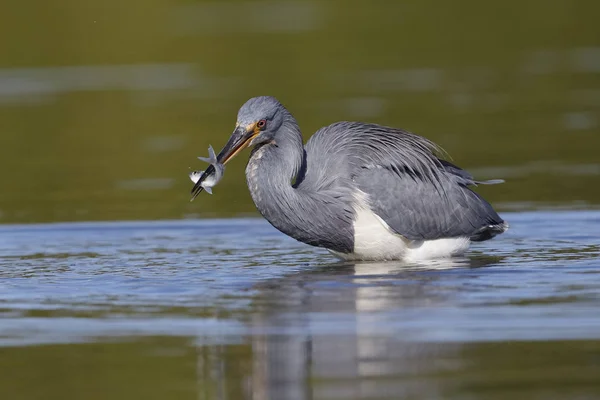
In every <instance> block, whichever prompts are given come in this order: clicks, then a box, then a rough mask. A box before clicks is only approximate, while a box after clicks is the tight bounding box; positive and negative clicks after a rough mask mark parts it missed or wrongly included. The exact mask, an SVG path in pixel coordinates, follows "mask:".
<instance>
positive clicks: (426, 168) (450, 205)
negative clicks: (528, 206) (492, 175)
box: [303, 122, 504, 240]
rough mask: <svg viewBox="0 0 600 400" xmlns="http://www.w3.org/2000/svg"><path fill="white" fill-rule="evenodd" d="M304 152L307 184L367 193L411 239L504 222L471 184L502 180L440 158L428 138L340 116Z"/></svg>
mask: <svg viewBox="0 0 600 400" xmlns="http://www.w3.org/2000/svg"><path fill="white" fill-rule="evenodd" d="M306 153H307V163H306V164H307V166H308V168H307V169H306V172H305V178H304V180H305V182H303V184H304V185H306V186H308V185H310V186H311V187H312V189H314V190H323V189H328V190H332V189H334V188H335V187H336V186H339V185H353V186H354V187H356V188H357V189H359V190H360V191H362V192H364V193H366V194H367V196H368V200H369V203H370V207H371V209H372V210H373V211H374V212H375V213H376V214H377V215H378V216H379V217H381V218H382V219H383V221H385V223H386V224H387V225H388V226H389V227H390V228H391V229H392V230H393V231H395V232H396V233H398V234H401V235H403V236H405V237H406V238H408V239H411V240H432V239H438V238H442V237H456V236H468V237H471V238H472V239H473V240H483V239H484V238H489V237H491V236H489V237H486V235H488V234H492V233H493V229H501V228H503V227H504V225H503V223H504V221H503V220H502V219H501V218H500V217H499V216H498V214H497V213H496V212H495V211H494V210H493V208H492V207H491V206H490V205H489V203H487V202H486V201H485V200H484V199H482V198H481V197H480V196H479V195H477V194H476V193H475V192H473V191H472V190H470V189H469V188H468V185H475V184H478V183H497V182H496V181H489V182H478V181H475V180H474V179H473V177H472V176H471V174H469V173H468V172H466V171H464V170H462V169H460V168H459V167H457V166H456V165H454V164H452V163H450V162H448V161H445V160H442V159H440V158H438V156H441V154H442V150H441V149H440V148H439V147H438V146H436V145H435V144H434V143H433V142H430V141H429V140H427V139H425V138H423V137H420V136H417V135H414V134H411V133H409V132H406V131H402V130H399V129H394V128H388V127H384V126H380V125H374V124H363V123H356V122H341V123H337V124H333V125H330V126H328V127H326V128H323V129H321V130H319V131H318V132H317V133H316V134H315V135H314V136H313V137H312V138H311V140H309V142H308V143H307V144H306ZM344 181H346V182H344ZM494 227H496V228H494ZM490 229H491V231H490Z"/></svg>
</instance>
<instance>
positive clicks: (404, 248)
mask: <svg viewBox="0 0 600 400" xmlns="http://www.w3.org/2000/svg"><path fill="white" fill-rule="evenodd" d="M354 212H355V214H354V222H353V228H354V250H353V252H352V253H349V254H337V255H338V256H339V257H342V258H344V259H348V260H409V261H412V260H424V259H432V258H443V257H451V256H455V255H459V254H462V253H464V252H465V251H466V250H467V249H468V247H469V244H470V241H469V239H468V238H462V237H457V238H443V239H436V240H426V241H414V240H409V239H407V238H405V237H404V236H402V235H400V234H398V233H396V232H394V231H393V230H392V229H391V228H390V226H389V225H388V224H387V223H386V222H385V221H384V220H383V219H382V218H381V217H379V216H378V215H377V214H375V213H374V212H373V211H372V210H371V208H370V207H369V205H368V201H367V197H366V196H365V195H361V196H358V197H357V200H356V202H355V204H354Z"/></svg>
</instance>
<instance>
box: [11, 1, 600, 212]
mask: <svg viewBox="0 0 600 400" xmlns="http://www.w3.org/2000/svg"><path fill="white" fill-rule="evenodd" d="M3 9H4V10H3V12H2V13H0V44H1V46H2V49H3V50H2V52H0V66H1V67H2V69H1V70H0V85H1V87H2V91H1V92H0V105H1V106H0V140H1V143H2V145H1V146H0V159H1V160H2V164H1V166H2V168H0V180H1V181H2V182H3V191H2V194H1V195H0V211H1V221H3V222H34V221H73V220H115V219H117V220H120V219H156V218H182V217H197V216H200V217H207V216H231V215H234V214H239V213H254V212H255V211H254V206H253V204H252V202H251V200H250V197H249V195H248V193H247V189H246V187H245V179H244V177H243V168H244V165H245V160H244V159H245V158H246V157H247V155H242V156H241V157H239V158H238V159H237V160H235V161H234V162H233V163H232V164H231V166H230V167H229V168H228V170H227V176H226V179H225V180H224V181H223V182H222V183H221V184H220V185H219V190H217V191H216V193H218V195H216V196H203V198H202V199H201V201H197V202H194V203H191V204H190V203H189V202H188V197H189V196H188V192H189V189H190V182H189V180H188V178H187V173H188V171H189V168H193V169H199V168H203V167H204V166H203V164H202V163H201V162H200V161H198V160H197V159H196V156H199V155H205V154H206V153H207V150H206V149H207V147H208V145H209V144H212V145H213V147H215V148H216V149H217V148H220V147H221V146H222V145H223V144H224V143H225V141H226V140H227V137H228V135H229V133H230V132H231V131H232V129H233V126H234V124H235V118H236V113H237V109H238V108H239V107H240V105H241V104H243V102H244V101H245V100H246V99H248V98H249V97H252V96H256V95H263V94H269V95H274V96H276V97H278V98H279V99H280V100H281V101H282V102H283V103H284V104H285V105H287V106H288V108H289V109H290V110H291V111H292V113H293V114H294V115H295V117H296V118H297V119H298V121H299V123H300V124H301V128H302V129H303V132H304V136H305V139H307V138H308V137H309V136H310V135H311V134H312V133H313V132H314V131H315V130H316V129H318V128H319V127H321V126H324V125H327V124H329V123H332V122H335V121H338V120H343V119H350V120H364V121H372V122H377V123H381V124H387V125H393V126H397V127H402V128H404V129H408V130H411V131H413V132H416V133H419V134H421V135H424V136H426V137H428V138H430V139H432V140H434V141H436V142H437V143H439V144H440V145H441V146H442V147H444V148H445V149H446V150H447V151H448V152H449V153H450V154H451V155H452V157H453V158H454V161H455V162H456V163H458V164H459V165H461V166H463V167H465V168H469V169H471V170H473V172H474V173H476V174H477V175H478V176H479V177H481V178H488V177H494V178H497V177H502V178H505V179H506V180H507V182H508V184H506V185H504V186H502V187H501V188H499V187H492V188H482V189H481V191H482V193H483V194H484V195H485V196H486V197H487V198H489V199H490V200H491V201H493V202H494V203H495V204H497V205H498V207H499V208H500V209H514V208H515V207H526V208H530V209H531V208H535V207H538V206H540V205H541V206H555V205H565V204H566V205H570V206H572V205H574V204H575V205H577V206H578V207H581V206H583V207H586V206H588V205H597V204H598V203H600V194H599V193H600V192H599V191H598V190H597V189H596V186H597V182H598V176H599V174H600V171H599V169H600V166H599V165H598V154H597V149H598V148H599V146H600V142H599V141H600V139H599V138H600V136H599V135H598V122H599V118H600V114H599V106H600V75H599V72H600V61H599V58H600V55H599V54H600V39H599V38H600V32H599V30H600V28H598V24H597V23H596V22H597V21H596V19H597V18H596V16H597V15H598V13H599V12H600V6H599V5H598V3H597V2H594V1H577V2H568V1H551V2H548V1H542V0H540V1H525V2H518V3H517V2H508V3H502V4H487V3H486V4H482V3H480V2H476V1H453V2H440V1H423V2H418V3H417V2H408V1H405V2H392V1H374V2H358V1H300V0H299V1H291V2H290V1H282V2H275V1H265V2H231V1H227V2H205V1H179V2H178V1H166V0H163V1H158V0H148V1H143V2H142V1H129V2H117V1H108V2H92V1H86V0H84V1H79V0H78V1H75V0H70V1H63V2H61V5H60V6H57V5H55V4H51V3H47V2H42V1H33V2H32V1H30V2H17V1H13V2H10V3H9V4H8V5H6V6H5V7H4V8H3Z"/></svg>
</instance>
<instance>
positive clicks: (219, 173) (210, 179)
mask: <svg viewBox="0 0 600 400" xmlns="http://www.w3.org/2000/svg"><path fill="white" fill-rule="evenodd" d="M198 159H199V160H202V161H204V162H207V163H209V164H212V165H213V166H214V167H215V172H214V173H213V174H211V175H209V176H207V177H206V178H205V179H204V181H202V187H203V188H204V190H206V192H207V193H208V194H212V188H213V186H215V185H216V184H217V183H219V181H220V180H221V178H223V172H224V171H225V165H223V164H221V163H220V162H218V161H217V156H216V155H215V151H214V150H213V148H212V146H208V157H198ZM203 173H204V171H192V172H190V174H189V176H190V179H191V180H192V182H194V183H196V182H198V180H199V179H200V177H201V176H202V174H203Z"/></svg>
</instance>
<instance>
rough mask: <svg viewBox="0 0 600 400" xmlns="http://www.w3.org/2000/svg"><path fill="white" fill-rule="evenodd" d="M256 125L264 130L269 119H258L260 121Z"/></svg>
mask: <svg viewBox="0 0 600 400" xmlns="http://www.w3.org/2000/svg"><path fill="white" fill-rule="evenodd" d="M256 126H258V128H259V129H260V130H261V131H262V130H264V129H265V128H266V126H267V120H266V119H261V120H260V121H258V123H257V124H256Z"/></svg>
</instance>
